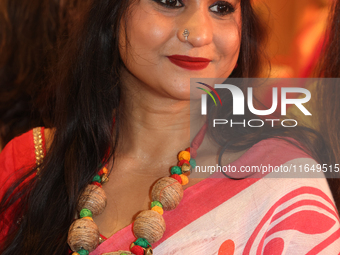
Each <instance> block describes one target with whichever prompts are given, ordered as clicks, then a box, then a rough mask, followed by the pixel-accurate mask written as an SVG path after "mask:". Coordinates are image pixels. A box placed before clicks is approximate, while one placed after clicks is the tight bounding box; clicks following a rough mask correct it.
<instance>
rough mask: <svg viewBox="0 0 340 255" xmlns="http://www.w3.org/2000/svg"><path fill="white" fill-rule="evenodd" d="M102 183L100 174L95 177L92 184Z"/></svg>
mask: <svg viewBox="0 0 340 255" xmlns="http://www.w3.org/2000/svg"><path fill="white" fill-rule="evenodd" d="M101 181H102V178H101V177H100V176H99V175H98V174H96V176H95V177H93V179H92V182H99V183H100V182H101Z"/></svg>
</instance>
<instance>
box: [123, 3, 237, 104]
mask: <svg viewBox="0 0 340 255" xmlns="http://www.w3.org/2000/svg"><path fill="white" fill-rule="evenodd" d="M185 30H187V31H188V32H189V34H188V36H187V38H186V37H185V36H184V35H183V32H184V31H185ZM126 36H127V39H128V42H126ZM240 43H241V7H240V0H228V1H216V0H139V1H136V2H135V3H133V4H132V5H131V6H130V9H129V11H128V14H127V15H126V29H125V26H124V22H122V26H121V32H120V54H121V57H122V59H123V62H124V63H125V66H126V68H127V70H128V72H127V71H126V70H124V71H123V83H124V78H128V76H131V77H133V79H134V80H136V81H138V82H140V85H142V86H147V88H148V89H150V88H151V90H152V91H153V92H156V93H160V94H161V95H163V96H167V97H171V98H174V99H189V98H190V78H221V77H224V78H226V77H228V76H229V75H230V73H231V72H232V70H233V69H234V67H235V65H236V62H237V58H238V54H239V49H240ZM124 75H125V76H124ZM126 75H127V76H126Z"/></svg>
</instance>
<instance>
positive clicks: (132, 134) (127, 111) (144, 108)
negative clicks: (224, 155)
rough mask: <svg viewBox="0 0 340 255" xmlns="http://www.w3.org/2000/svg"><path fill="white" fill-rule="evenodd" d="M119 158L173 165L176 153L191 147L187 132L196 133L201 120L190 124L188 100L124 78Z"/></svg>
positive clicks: (133, 79)
mask: <svg viewBox="0 0 340 255" xmlns="http://www.w3.org/2000/svg"><path fill="white" fill-rule="evenodd" d="M123 86H124V89H123V91H124V93H123V95H122V106H121V109H122V114H121V117H120V119H121V123H120V143H119V147H118V152H119V153H118V156H123V157H129V158H133V159H137V160H138V159H140V160H141V161H144V162H148V161H149V162H152V161H162V162H164V163H169V162H171V163H176V155H177V154H178V152H179V151H181V150H184V149H186V148H187V147H189V146H190V131H192V132H194V134H196V133H197V132H198V130H199V129H200V128H201V127H202V125H203V123H204V121H202V118H199V119H197V120H195V123H196V122H197V123H196V124H195V125H194V126H195V127H197V128H196V130H193V129H191V130H190V124H191V126H192V127H193V120H191V121H190V100H179V99H175V98H170V97H167V96H166V95H162V94H161V93H159V92H157V91H155V90H153V89H151V88H149V87H148V86H146V85H143V84H140V82H138V81H136V79H135V78H134V77H130V78H128V79H124V84H123Z"/></svg>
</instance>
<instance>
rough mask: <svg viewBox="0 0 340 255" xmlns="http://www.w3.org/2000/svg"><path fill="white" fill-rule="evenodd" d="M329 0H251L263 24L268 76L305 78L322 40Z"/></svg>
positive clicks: (330, 1)
mask: <svg viewBox="0 0 340 255" xmlns="http://www.w3.org/2000/svg"><path fill="white" fill-rule="evenodd" d="M333 2H334V1H332V0H298V1H296V0H286V1H279V0H255V5H256V8H257V10H258V12H259V13H260V14H261V17H262V19H263V22H264V24H266V25H267V31H268V43H267V48H266V50H267V54H268V57H269V59H270V62H271V72H270V76H271V77H287V78H306V77H312V76H315V68H316V66H317V62H318V60H319V56H320V53H321V49H322V46H323V43H324V41H325V30H326V27H327V24H328V16H329V9H330V7H331V5H332V4H333Z"/></svg>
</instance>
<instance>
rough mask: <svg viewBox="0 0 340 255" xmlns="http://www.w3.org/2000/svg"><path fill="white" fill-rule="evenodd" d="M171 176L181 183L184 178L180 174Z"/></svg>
mask: <svg viewBox="0 0 340 255" xmlns="http://www.w3.org/2000/svg"><path fill="white" fill-rule="evenodd" d="M170 177H171V178H174V179H175V180H177V181H178V182H179V183H180V184H182V178H181V176H179V175H178V174H173V175H171V176H170Z"/></svg>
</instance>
